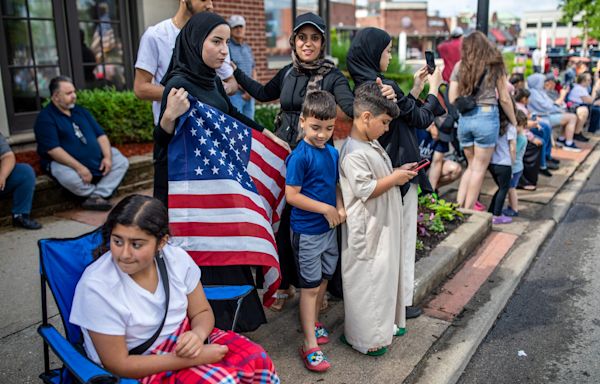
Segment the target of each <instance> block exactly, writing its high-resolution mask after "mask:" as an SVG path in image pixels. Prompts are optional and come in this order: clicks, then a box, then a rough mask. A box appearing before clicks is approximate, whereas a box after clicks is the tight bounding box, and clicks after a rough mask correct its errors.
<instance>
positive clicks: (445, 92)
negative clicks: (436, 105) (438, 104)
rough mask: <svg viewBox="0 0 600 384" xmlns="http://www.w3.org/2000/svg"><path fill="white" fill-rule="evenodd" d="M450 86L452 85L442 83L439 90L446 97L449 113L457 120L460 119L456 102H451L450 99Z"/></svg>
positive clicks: (445, 101)
mask: <svg viewBox="0 0 600 384" xmlns="http://www.w3.org/2000/svg"><path fill="white" fill-rule="evenodd" d="M448 88H450V85H449V84H447V83H444V84H442V85H440V87H439V88H438V92H439V93H440V94H441V95H442V98H443V99H444V104H445V105H446V111H448V114H449V115H450V116H452V117H453V118H454V119H455V120H458V117H459V115H458V111H457V110H456V107H455V106H454V104H452V103H450V99H449V96H448Z"/></svg>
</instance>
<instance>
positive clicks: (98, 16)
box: [77, 0, 119, 21]
mask: <svg viewBox="0 0 600 384" xmlns="http://www.w3.org/2000/svg"><path fill="white" fill-rule="evenodd" d="M77 13H78V15H79V20H101V21H108V20H115V19H119V2H118V1H117V0H77Z"/></svg>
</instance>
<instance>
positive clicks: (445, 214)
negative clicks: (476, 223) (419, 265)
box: [416, 194, 465, 260]
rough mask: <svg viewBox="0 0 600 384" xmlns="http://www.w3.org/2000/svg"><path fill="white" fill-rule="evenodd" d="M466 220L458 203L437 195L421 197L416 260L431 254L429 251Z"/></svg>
mask: <svg viewBox="0 0 600 384" xmlns="http://www.w3.org/2000/svg"><path fill="white" fill-rule="evenodd" d="M464 221H465V216H464V215H463V213H462V212H460V211H458V204H456V203H451V202H448V201H446V200H444V199H440V198H439V197H438V196H437V195H430V194H427V195H423V196H420V197H419V214H418V218H417V252H416V260H419V259H421V258H423V257H426V256H429V252H430V251H431V250H432V249H433V248H435V246H436V245H438V244H439V243H440V242H441V241H442V240H444V239H445V238H446V237H448V235H449V234H450V233H451V232H452V231H453V230H454V229H455V228H457V227H458V226H460V225H461V224H462V223H463V222H464Z"/></svg>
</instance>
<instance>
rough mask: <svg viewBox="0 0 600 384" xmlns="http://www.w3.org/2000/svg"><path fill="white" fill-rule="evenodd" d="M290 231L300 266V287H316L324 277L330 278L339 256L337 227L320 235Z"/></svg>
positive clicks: (297, 264) (295, 256)
mask: <svg viewBox="0 0 600 384" xmlns="http://www.w3.org/2000/svg"><path fill="white" fill-rule="evenodd" d="M290 232H291V237H292V248H293V249H294V258H295V260H296V266H297V267H298V280H299V285H300V286H299V287H298V288H316V287H318V286H319V285H321V282H322V281H323V279H325V280H330V279H331V276H333V273H334V272H335V268H336V266H337V261H338V258H339V251H338V245H337V229H335V228H334V229H332V230H330V231H327V232H325V233H323V234H320V235H305V234H302V233H294V231H291V230H290Z"/></svg>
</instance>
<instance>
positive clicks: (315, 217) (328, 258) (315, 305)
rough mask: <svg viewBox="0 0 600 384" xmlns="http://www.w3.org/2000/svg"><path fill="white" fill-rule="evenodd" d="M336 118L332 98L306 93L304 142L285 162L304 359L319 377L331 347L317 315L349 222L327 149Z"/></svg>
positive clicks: (335, 159) (332, 157)
mask: <svg viewBox="0 0 600 384" xmlns="http://www.w3.org/2000/svg"><path fill="white" fill-rule="evenodd" d="M335 117H336V103H335V99H334V98H333V96H332V95H331V94H330V93H328V92H325V91H316V92H310V93H308V94H307V95H306V97H305V99H304V104H303V106H302V115H301V116H300V126H301V127H302V131H303V133H304V138H303V140H301V141H300V142H299V143H298V146H297V147H296V148H295V149H294V151H293V152H292V153H291V154H290V156H289V157H288V158H287V160H286V165H287V175H286V187H285V197H286V199H287V202H288V203H289V204H290V205H291V206H292V207H293V208H292V214H291V218H290V222H291V236H292V247H293V249H294V257H295V259H296V265H297V266H298V277H299V285H300V286H299V288H300V289H301V295H300V322H301V325H302V331H303V333H304V343H303V345H302V346H301V347H300V356H301V357H302V360H303V362H304V365H305V366H306V368H307V369H309V370H311V371H316V372H324V371H326V370H327V369H329V367H330V364H329V362H328V361H327V359H326V358H325V355H323V352H322V351H321V349H320V348H319V344H325V343H327V342H328V341H329V334H328V332H327V331H326V330H325V328H324V327H323V325H322V324H321V323H320V322H319V321H318V318H317V315H318V313H319V308H321V303H322V302H323V297H324V295H325V290H326V288H327V281H328V280H329V279H331V276H332V275H333V273H334V272H335V268H336V265H337V261H338V258H339V251H338V245H337V232H336V228H335V227H336V226H337V225H339V224H341V223H343V222H344V221H345V219H346V212H345V210H344V204H343V202H342V198H341V193H340V191H339V188H338V187H337V183H338V179H339V173H338V158H339V154H338V152H337V150H336V149H335V148H334V147H333V146H331V145H329V144H327V142H328V141H329V140H330V139H331V136H332V135H333V128H334V124H335Z"/></svg>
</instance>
